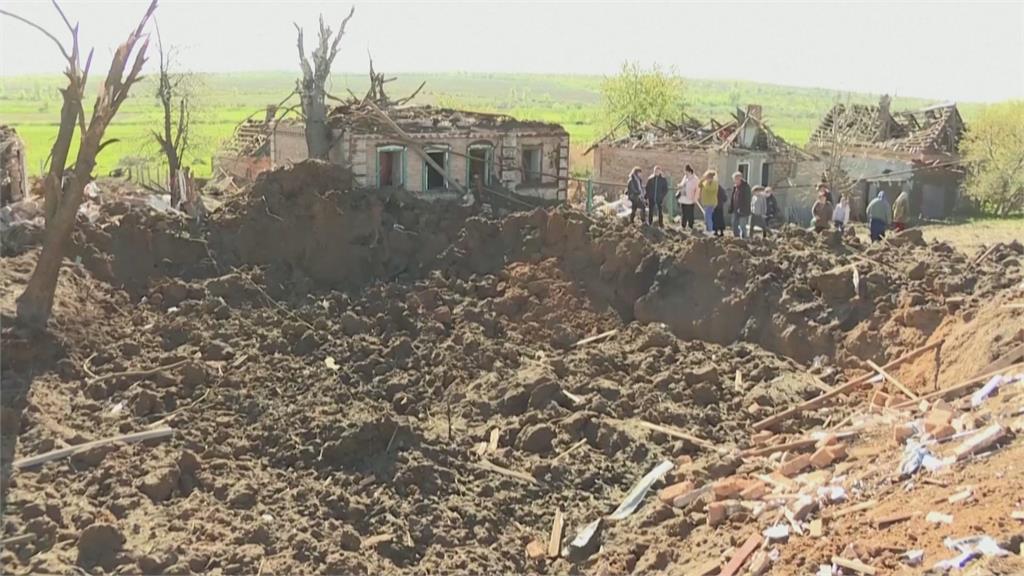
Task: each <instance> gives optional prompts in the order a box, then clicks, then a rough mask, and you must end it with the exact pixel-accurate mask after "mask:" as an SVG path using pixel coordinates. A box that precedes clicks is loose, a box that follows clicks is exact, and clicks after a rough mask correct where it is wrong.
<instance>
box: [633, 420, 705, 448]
mask: <svg viewBox="0 0 1024 576" xmlns="http://www.w3.org/2000/svg"><path fill="white" fill-rule="evenodd" d="M634 422H636V424H637V426H640V427H641V428H647V429H648V430H653V431H655V432H661V433H662V434H664V435H666V436H671V437H673V438H680V439H682V440H687V441H689V442H692V443H694V444H696V445H697V446H700V447H701V448H707V449H708V450H715V451H721V450H724V448H722V447H721V446H718V445H716V444H714V443H712V442H710V441H708V440H705V439H703V438H700V437H697V436H694V435H693V434H690V433H689V432H686V431H683V430H680V429H678V428H673V427H671V426H663V425H661V424H654V423H651V422H648V421H646V420H640V419H636V420H634Z"/></svg>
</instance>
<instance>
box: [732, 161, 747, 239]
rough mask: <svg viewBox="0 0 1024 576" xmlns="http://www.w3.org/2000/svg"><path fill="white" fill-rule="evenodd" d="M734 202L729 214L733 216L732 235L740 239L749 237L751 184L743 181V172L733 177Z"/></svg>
mask: <svg viewBox="0 0 1024 576" xmlns="http://www.w3.org/2000/svg"><path fill="white" fill-rule="evenodd" d="M732 182H733V187H732V201H731V202H729V214H731V215H732V234H733V236H737V237H739V238H746V237H747V236H749V232H750V230H749V228H748V226H749V225H750V199H751V192H750V184H747V181H746V180H744V179H743V173H742V172H736V173H735V174H733V175H732Z"/></svg>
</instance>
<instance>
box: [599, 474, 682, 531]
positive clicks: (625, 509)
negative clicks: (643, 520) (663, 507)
mask: <svg viewBox="0 0 1024 576" xmlns="http://www.w3.org/2000/svg"><path fill="white" fill-rule="evenodd" d="M675 466H676V465H675V464H673V463H672V462H671V461H669V460H665V461H664V462H662V463H661V464H658V465H657V466H655V467H654V469H653V470H651V471H650V472H648V473H647V474H646V475H644V477H643V478H641V479H640V481H639V482H637V483H636V485H635V486H633V489H632V490H630V491H629V494H626V497H625V498H624V499H623V500H622V504H619V507H618V508H616V509H615V512H612V515H611V516H609V517H608V518H609V519H611V520H622V519H623V518H626V517H628V516H629V515H630V514H632V513H633V512H634V511H636V509H637V508H638V507H639V506H640V502H642V501H643V499H644V495H645V494H647V491H648V490H650V489H651V485H652V484H654V483H655V482H657V481H658V480H660V479H661V477H662V476H664V475H665V474H667V473H668V471H669V470H671V469H673V468H675Z"/></svg>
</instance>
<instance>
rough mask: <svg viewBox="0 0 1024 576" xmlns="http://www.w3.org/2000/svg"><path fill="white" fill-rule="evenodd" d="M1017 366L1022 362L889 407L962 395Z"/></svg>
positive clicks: (1021, 366)
mask: <svg viewBox="0 0 1024 576" xmlns="http://www.w3.org/2000/svg"><path fill="white" fill-rule="evenodd" d="M1019 368H1024V362H1021V363H1018V364H1011V365H1009V366H1005V367H1002V368H997V369H995V370H992V371H989V372H985V373H984V374H981V375H979V376H975V377H973V378H971V379H970V380H968V381H966V382H961V383H960V384H955V385H953V386H949V387H947V388H943V389H942V390H936V391H935V392H931V393H929V394H925V395H924V396H921V397H920V398H918V399H917V400H907V401H906V402H900V403H899V404H893V405H892V406H890V408H895V409H897V410H900V409H903V408H910V407H913V406H917V405H918V403H920V402H921V401H924V400H928V401H931V400H934V399H936V398H947V397H959V396H963V395H964V394H966V393H967V392H968V391H969V390H970V389H971V388H974V387H975V386H977V385H978V384H980V383H982V382H984V381H985V380H988V379H989V378H991V377H993V376H996V375H997V374H1002V373H1004V372H1008V371H1010V370H1016V369H1019Z"/></svg>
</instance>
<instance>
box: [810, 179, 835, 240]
mask: <svg viewBox="0 0 1024 576" xmlns="http://www.w3.org/2000/svg"><path fill="white" fill-rule="evenodd" d="M811 214H812V215H813V216H814V231H815V232H824V231H825V230H828V225H829V222H831V221H832V203H831V202H829V201H828V194H826V193H825V190H823V189H820V188H819V189H818V200H817V201H816V202H815V203H814V206H812V207H811Z"/></svg>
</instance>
